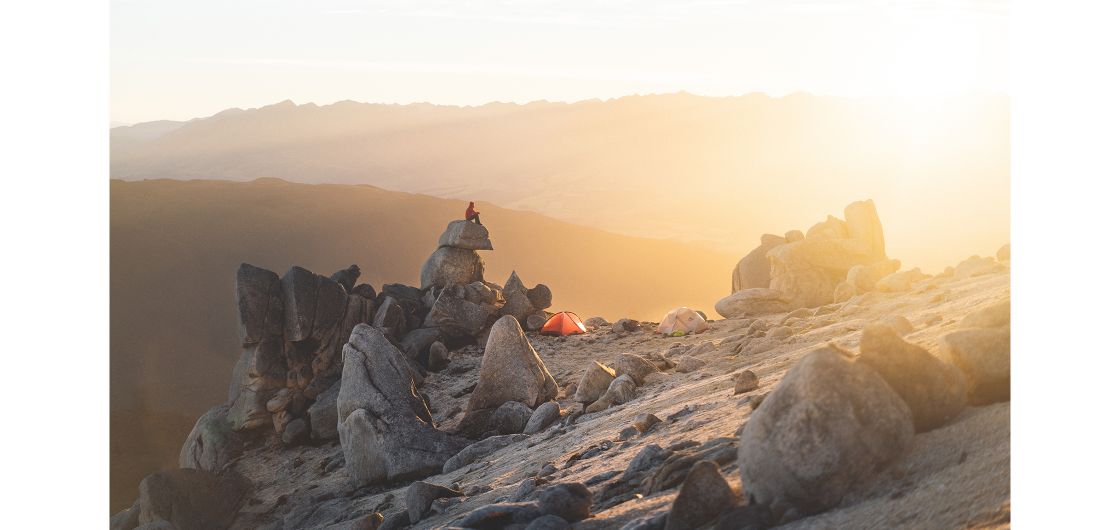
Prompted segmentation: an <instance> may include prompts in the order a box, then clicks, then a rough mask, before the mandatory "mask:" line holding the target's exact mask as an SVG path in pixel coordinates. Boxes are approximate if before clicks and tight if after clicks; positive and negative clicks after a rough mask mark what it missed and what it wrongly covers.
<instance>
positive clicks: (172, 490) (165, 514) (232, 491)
mask: <svg viewBox="0 0 1120 530" xmlns="http://www.w3.org/2000/svg"><path fill="white" fill-rule="evenodd" d="M251 486H252V484H251V483H250V482H249V481H248V480H247V479H246V478H245V477H243V476H241V475H238V474H236V473H233V472H228V471H227V472H225V473H222V474H220V475H219V474H215V473H211V472H208V471H201V470H198V469H172V470H167V471H160V472H158V473H153V474H151V475H148V476H147V477H144V480H142V481H140V499H139V501H138V504H139V509H140V517H139V522H140V525H141V527H143V525H148V524H153V523H158V522H161V521H166V522H168V523H171V524H172V525H173V526H174V527H175V528H176V529H177V530H194V529H198V530H211V529H214V528H226V527H228V526H229V524H230V523H231V522H232V521H233V518H234V516H236V515H237V510H238V508H239V507H240V506H241V500H242V498H243V497H244V496H245V494H246V493H247V492H248V491H249V488H250V487H251Z"/></svg>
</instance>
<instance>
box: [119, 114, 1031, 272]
mask: <svg viewBox="0 0 1120 530" xmlns="http://www.w3.org/2000/svg"><path fill="white" fill-rule="evenodd" d="M161 127H162V128H160V127H157V126H154V125H152V124H138V125H136V126H133V127H131V128H127V129H126V130H121V129H120V128H118V129H113V134H111V146H112V156H111V168H110V174H111V176H112V177H113V178H119V179H124V180H136V179H147V178H173V179H193V178H206V179H226V180H238V181H244V180H253V179H257V178H262V177H275V178H282V179H285V180H289V181H292V182H305V183H343V184H346V183H351V184H371V185H375V186H378V187H381V188H385V189H390V190H397V191H405V192H410V193H423V194H428V195H434V196H439V197H449V198H459V199H469V200H486V201H489V202H492V203H495V204H499V205H502V206H505V207H509V208H516V209H525V210H532V211H537V212H540V213H543V214H545V215H548V216H550V217H554V218H557V219H561V220H564V221H568V222H573V223H577V224H581V225H585V226H595V227H599V228H603V229H606V230H609V231H612V232H616V233H622V234H628V235H637V236H642V237H663V238H673V239H676V240H680V241H693V242H698V243H703V244H705V245H708V246H710V247H713V248H720V249H722V250H724V251H730V252H744V251H746V250H748V249H750V248H753V247H754V246H756V244H757V241H755V236H753V235H752V234H758V233H763V232H773V231H775V230H778V229H781V228H784V227H789V226H802V227H806V228H807V227H808V226H810V225H811V224H812V223H814V222H816V221H818V220H819V219H816V216H817V215H818V213H819V212H821V211H832V210H833V209H834V208H836V205H837V204H838V203H847V202H850V201H851V200H855V199H858V198H861V197H874V198H875V199H876V202H877V204H879V206H880V209H881V210H882V213H883V215H884V216H885V217H887V218H890V219H892V223H891V224H892V227H894V228H896V229H897V230H899V232H897V233H893V234H892V233H888V234H886V237H887V240H888V246H892V247H893V248H894V249H895V250H896V251H895V252H892V254H894V255H897V256H899V257H900V258H901V259H903V260H904V261H906V262H908V263H912V264H914V265H919V266H924V267H926V268H930V269H933V268H938V267H940V266H944V265H946V264H949V263H954V262H955V261H956V260H958V259H959V256H960V255H962V254H965V255H967V254H970V253H976V252H981V251H988V250H987V249H990V248H993V247H995V246H998V245H1000V244H1002V243H1003V242H1005V241H1006V240H1007V238H1008V232H1009V228H1008V224H1009V223H1008V221H1007V219H1008V218H1009V209H1010V207H1009V178H1010V177H1009V175H1010V162H1009V160H1010V158H1009V153H1010V148H1009V136H1010V134H1009V129H1008V100H1007V97H1006V96H1002V95H990V96H967V97H966V96H962V97H956V98H946V99H941V100H936V101H930V102H928V103H923V104H921V105H916V106H910V107H907V106H898V105H895V103H894V102H890V101H885V100H872V99H845V98H836V97H823V96H813V95H809V94H794V95H790V96H785V97H781V98H773V97H769V96H765V95H762V94H751V95H745V96H739V97H725V98H713V97H703V96H695V95H690V94H684V93H679V94H667V95H651V96H630V97H622V98H617V99H611V100H606V101H600V100H588V101H581V102H576V103H554V102H533V103H527V104H512V103H490V104H487V105H481V106H474V107H456V106H446V105H433V104H426V103H416V104H410V105H387V104H369V103H358V102H354V101H340V102H338V103H334V104H331V105H323V106H319V105H315V104H304V105H296V104H295V103H293V102H291V101H284V102H281V103H278V104H274V105H269V106H265V107H261V108H257V109H246V110H242V109H230V110H227V111H223V112H220V113H218V114H216V115H214V116H210V117H207V118H201V119H196V120H192V121H190V122H187V123H182V124H180V125H178V126H174V127H173V126H171V125H170V124H165V125H163V126H161ZM140 131H146V132H148V134H139V133H140ZM157 133H158V134H157ZM963 189H968V193H964V194H961V193H958V194H953V193H950V192H949V190H963ZM838 195H840V197H839V198H838ZM790 199H795V201H794V202H793V203H792V204H791V203H790ZM947 211H951V212H953V216H954V218H956V219H959V220H961V221H962V223H961V226H967V225H971V226H973V227H977V228H978V229H974V230H970V231H967V232H963V233H962V232H959V231H954V230H950V229H949V228H946V227H940V228H938V229H936V230H931V229H930V227H928V226H927V225H928V220H929V219H931V218H937V217H938V216H941V215H944V212H947ZM993 221H995V222H993ZM903 233H908V234H918V233H920V234H921V236H922V237H921V238H911V237H902V235H901V234H903ZM895 245H901V246H895ZM907 245H909V246H907Z"/></svg>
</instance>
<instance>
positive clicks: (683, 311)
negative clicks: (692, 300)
mask: <svg viewBox="0 0 1120 530" xmlns="http://www.w3.org/2000/svg"><path fill="white" fill-rule="evenodd" d="M707 329H708V322H707V321H706V320H704V317H702V316H700V314H699V313H697V312H696V311H693V310H691V309H689V308H687V307H678V308H676V309H674V310H672V311H669V312H668V313H666V314H665V318H663V319H661V324H658V326H657V332H658V333H661V334H662V335H672V336H674V337H678V336H681V335H687V334H689V333H700V332H701V331H706V330H707Z"/></svg>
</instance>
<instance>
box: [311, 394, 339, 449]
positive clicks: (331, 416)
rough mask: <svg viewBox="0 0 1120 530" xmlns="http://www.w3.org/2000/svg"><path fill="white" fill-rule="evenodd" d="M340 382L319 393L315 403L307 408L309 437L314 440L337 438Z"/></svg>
mask: <svg viewBox="0 0 1120 530" xmlns="http://www.w3.org/2000/svg"><path fill="white" fill-rule="evenodd" d="M341 388H342V381H341V380H340V381H338V382H336V383H335V384H334V385H332V386H331V387H330V388H328V389H327V390H326V391H325V392H322V393H320V394H319V395H318V396H317V397H316V398H315V402H314V403H312V404H311V406H310V407H308V408H307V417H308V423H309V425H310V427H311V437H312V438H314V439H316V440H334V439H336V438H338V392H339V390H340V389H341Z"/></svg>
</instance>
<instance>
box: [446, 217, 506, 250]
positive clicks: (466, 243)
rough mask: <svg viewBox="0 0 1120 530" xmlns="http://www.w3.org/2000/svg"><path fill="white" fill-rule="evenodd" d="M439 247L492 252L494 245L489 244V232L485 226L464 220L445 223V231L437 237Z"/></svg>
mask: <svg viewBox="0 0 1120 530" xmlns="http://www.w3.org/2000/svg"><path fill="white" fill-rule="evenodd" d="M439 246H440V247H454V248H462V249H467V250H494V244H493V243H491V242H490V231H489V230H487V229H486V227H485V226H482V225H480V224H478V223H472V222H471V221H466V220H460V221H451V222H450V223H447V229H446V230H444V231H443V233H442V234H440V236H439Z"/></svg>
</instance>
